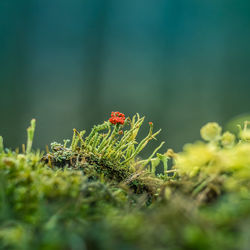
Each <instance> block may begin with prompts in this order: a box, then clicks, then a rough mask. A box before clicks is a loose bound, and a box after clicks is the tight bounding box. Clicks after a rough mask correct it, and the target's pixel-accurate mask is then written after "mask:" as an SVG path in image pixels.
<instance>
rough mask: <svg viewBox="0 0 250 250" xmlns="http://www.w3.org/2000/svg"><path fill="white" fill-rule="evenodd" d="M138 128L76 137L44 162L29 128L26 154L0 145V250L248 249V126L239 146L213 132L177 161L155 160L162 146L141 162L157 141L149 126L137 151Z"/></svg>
mask: <svg viewBox="0 0 250 250" xmlns="http://www.w3.org/2000/svg"><path fill="white" fill-rule="evenodd" d="M143 119H144V118H140V117H139V115H137V116H134V117H133V118H132V120H129V119H127V120H126V122H125V124H127V126H129V128H128V129H127V130H126V129H125V127H122V126H121V125H115V126H113V125H111V124H110V123H108V122H104V123H103V124H101V125H98V126H95V127H94V128H93V130H92V131H91V132H90V134H89V135H88V136H86V137H84V134H85V132H84V131H82V132H78V131H77V130H74V135H73V139H72V141H71V144H70V146H67V144H69V141H68V140H64V143H63V144H60V143H52V144H51V149H52V150H51V152H48V153H47V154H46V155H43V154H41V153H40V152H39V151H37V152H35V151H34V150H32V142H33V136H34V129H35V121H34V120H32V123H31V126H30V127H29V128H28V130H27V144H26V146H23V153H18V151H10V150H8V149H5V148H4V145H3V139H2V137H0V249H18V250H19V249H23V250H29V249H32V250H33V249H60V250H61V249H110V250H113V249H131V250H137V249H143V250H145V249H146V250H147V249H157V250H162V249H173V250H180V249H202V250H203V249H209V250H210V249H214V250H217V249H223V250H224V249H227V250H228V249H229V250H230V249H232V250H233V249H246V248H244V247H245V246H246V245H247V246H248V244H247V242H248V238H249V229H248V222H249V221H250V212H249V211H250V199H249V193H250V192H249V191H250V141H249V138H248V136H247V134H248V132H249V131H248V130H249V129H248V127H247V125H248V123H245V126H244V128H243V129H241V128H240V131H239V135H238V138H237V139H236V136H235V135H234V134H231V133H229V132H227V131H226V132H224V133H222V129H221V127H220V126H219V125H218V124H216V123H209V124H207V125H205V126H204V127H203V128H202V129H201V136H202V138H203V139H204V140H205V141H198V142H195V143H192V144H187V145H185V146H184V148H183V151H182V152H180V153H178V154H176V153H174V152H173V151H172V150H168V151H167V152H166V153H163V154H161V153H157V151H158V149H159V148H160V147H161V145H162V144H160V146H159V147H157V148H156V149H155V150H154V151H153V152H152V154H151V155H150V156H149V157H148V158H147V159H140V160H138V159H137V158H136V156H137V155H138V154H139V153H140V151H141V150H142V149H143V148H144V147H145V146H146V145H147V143H148V142H149V141H150V140H151V139H154V138H155V136H156V135H157V134H158V133H159V131H157V132H156V133H153V124H152V123H150V130H149V133H148V135H147V136H146V138H144V139H143V140H142V141H141V142H137V141H136V137H137V134H138V132H139V128H140V126H141V125H142V122H143ZM121 129H123V134H122V133H121V132H119V131H121ZM101 131H102V132H103V133H102V132H101ZM25 148H26V150H25ZM155 155H156V156H155ZM169 159H173V160H174V166H173V167H172V169H169V167H168V160H169ZM160 164H162V166H163V168H164V172H162V173H161V174H158V175H154V173H155V170H156V168H157V167H158V166H159V165H160Z"/></svg>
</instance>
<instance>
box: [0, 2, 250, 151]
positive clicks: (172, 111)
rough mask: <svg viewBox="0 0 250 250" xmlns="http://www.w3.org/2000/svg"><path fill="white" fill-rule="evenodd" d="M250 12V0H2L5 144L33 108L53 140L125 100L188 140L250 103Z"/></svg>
mask: <svg viewBox="0 0 250 250" xmlns="http://www.w3.org/2000/svg"><path fill="white" fill-rule="evenodd" d="M249 13H250V2H249V0H219V1H218V0H126V1H121V0H71V1H66V0H22V1H20V0H11V1H10V0H0V134H1V135H2V136H3V137H4V140H5V145H6V146H8V147H12V148H15V147H17V146H20V145H21V143H23V142H24V141H25V137H26V134H25V129H26V127H27V126H28V124H29V120H30V119H31V118H36V119H37V133H36V138H35V146H36V147H41V148H44V146H45V145H46V144H49V143H50V142H51V141H54V140H57V141H60V140H62V139H63V138H70V137H71V134H72V128H77V129H88V130H89V129H90V128H91V127H92V125H93V124H96V123H101V122H102V121H103V120H107V119H108V117H109V115H110V112H111V111H116V110H119V111H121V112H123V113H125V114H126V115H129V116H131V115H133V114H134V113H136V112H139V113H140V114H141V115H145V116H146V117H147V121H153V122H154V124H155V126H156V128H162V133H161V135H160V136H159V138H160V139H163V140H166V141H167V147H173V148H174V149H175V150H180V149H181V147H182V145H183V144H184V143H185V142H189V141H193V140H195V139H198V138H199V128H200V127H201V126H202V125H203V124H204V123H206V122H208V121H218V122H219V123H220V124H222V125H225V124H226V123H227V122H228V121H229V120H230V119H231V118H232V117H234V116H236V115H239V114H245V113H248V111H249V106H250V98H249V91H250V68H249V67H250V63H249V60H250V14H249ZM146 127H147V126H146ZM144 132H145V131H144Z"/></svg>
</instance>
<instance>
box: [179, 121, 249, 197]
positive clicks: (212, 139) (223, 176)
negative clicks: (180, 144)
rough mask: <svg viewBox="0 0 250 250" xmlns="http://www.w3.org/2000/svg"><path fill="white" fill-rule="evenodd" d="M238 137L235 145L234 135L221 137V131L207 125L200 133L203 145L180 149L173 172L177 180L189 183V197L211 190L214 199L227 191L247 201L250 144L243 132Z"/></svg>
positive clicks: (217, 127)
mask: <svg viewBox="0 0 250 250" xmlns="http://www.w3.org/2000/svg"><path fill="white" fill-rule="evenodd" d="M246 129H247V128H246V127H245V129H244V130H246ZM239 134H240V140H239V141H238V142H235V135H233V134H231V133H230V132H225V133H224V134H222V135H221V127H220V126H219V125H218V124H216V123H209V124H207V125H205V126H204V127H203V128H202V129H201V135H202V138H203V139H205V140H207V141H208V142H207V143H205V142H201V141H200V142H196V143H194V144H187V145H185V146H184V149H183V152H181V153H180V154H178V156H177V157H176V165H175V169H176V170H177V172H178V174H179V177H180V178H181V179H186V180H187V179H188V180H189V181H192V184H191V185H193V194H198V193H199V192H201V191H204V190H205V191H206V192H209V191H211V190H213V191H214V192H215V193H216V195H219V194H220V193H221V191H228V192H240V193H241V194H244V195H245V196H248V197H249V195H248V193H249V188H250V184H249V178H250V174H249V173H250V142H249V141H248V140H247V138H246V137H245V132H244V131H243V130H241V131H240V133H239Z"/></svg>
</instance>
